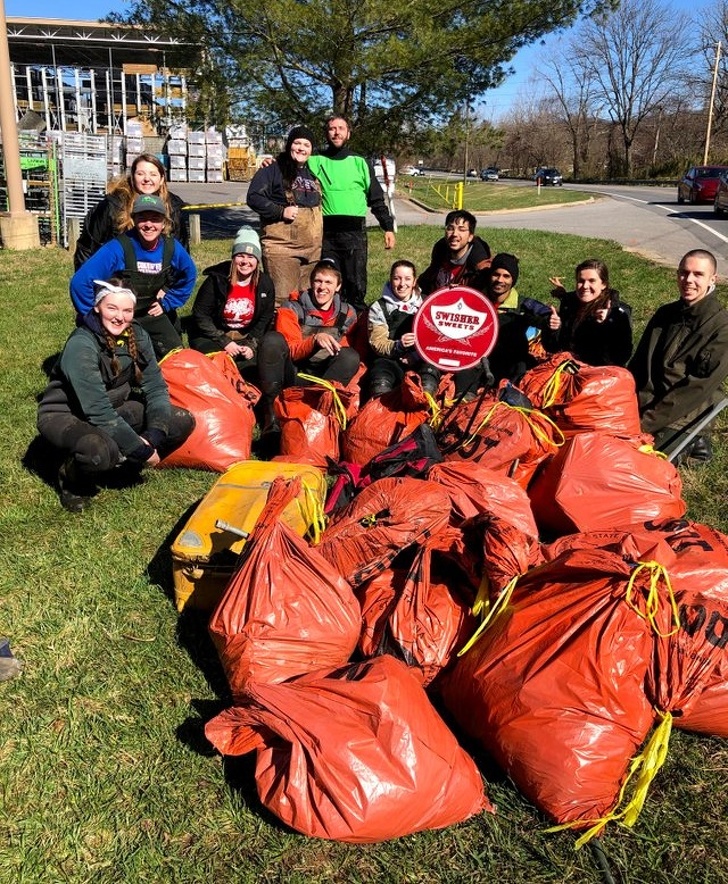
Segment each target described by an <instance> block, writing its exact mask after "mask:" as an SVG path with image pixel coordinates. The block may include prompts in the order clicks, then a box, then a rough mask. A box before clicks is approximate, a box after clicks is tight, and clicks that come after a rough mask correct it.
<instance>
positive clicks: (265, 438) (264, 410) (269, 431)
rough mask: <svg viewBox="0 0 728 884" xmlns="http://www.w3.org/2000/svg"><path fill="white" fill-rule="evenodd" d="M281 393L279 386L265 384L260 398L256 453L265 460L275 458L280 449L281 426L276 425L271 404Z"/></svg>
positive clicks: (276, 420)
mask: <svg viewBox="0 0 728 884" xmlns="http://www.w3.org/2000/svg"><path fill="white" fill-rule="evenodd" d="M280 392H281V385H280V384H265V385H264V388H263V395H262V396H261V397H260V414H261V421H260V438H259V439H258V453H259V454H260V456H261V457H262V458H264V459H265V460H269V459H270V458H271V457H275V455H276V454H278V453H279V451H280V447H281V425H280V424H279V423H278V418H277V417H276V413H275V408H274V406H273V403H274V402H275V400H276V396H277V395H278V394H279V393H280Z"/></svg>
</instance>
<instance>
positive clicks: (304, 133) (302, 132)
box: [286, 126, 316, 153]
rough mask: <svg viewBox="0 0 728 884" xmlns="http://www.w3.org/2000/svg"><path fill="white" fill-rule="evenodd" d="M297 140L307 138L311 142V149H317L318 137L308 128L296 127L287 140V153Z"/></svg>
mask: <svg viewBox="0 0 728 884" xmlns="http://www.w3.org/2000/svg"><path fill="white" fill-rule="evenodd" d="M297 138H305V139H306V141H310V142H311V147H316V136H315V135H314V134H313V132H312V130H311V129H309V128H308V126H294V127H293V128H292V129H291V131H290V132H289V133H288V138H286V153H289V152H290V150H291V145H292V144H293V142H294V141H295V140H296V139H297Z"/></svg>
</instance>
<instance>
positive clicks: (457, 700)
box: [183, 353, 728, 844]
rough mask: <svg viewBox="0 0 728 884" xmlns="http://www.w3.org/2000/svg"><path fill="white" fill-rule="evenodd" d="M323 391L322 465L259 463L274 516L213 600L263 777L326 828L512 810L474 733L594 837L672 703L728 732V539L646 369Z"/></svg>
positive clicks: (652, 756) (639, 800)
mask: <svg viewBox="0 0 728 884" xmlns="http://www.w3.org/2000/svg"><path fill="white" fill-rule="evenodd" d="M443 389H444V388H443ZM326 392H327V394H328V396H327V399H326V414H325V415H324V418H325V421H324V420H323V419H322V420H320V421H316V420H309V421H308V423H309V424H310V425H312V426H317V427H318V429H319V430H320V427H321V426H323V425H324V423H325V424H326V426H327V430H326V432H325V434H323V438H324V447H325V451H324V448H322V449H320V450H317V448H316V446H317V440H319V439H321V438H322V434H321V433H320V432H318V431H317V432H312V434H311V437H310V450H309V449H308V448H307V443H306V442H305V440H306V439H307V438H309V437H307V435H306V431H305V426H304V425H305V422H300V421H299V428H298V430H297V432H296V434H295V437H296V440H297V441H296V445H297V450H296V452H295V456H296V457H298V459H299V466H296V464H295V463H294V462H293V461H292V459H291V457H292V453H289V454H287V455H284V456H283V457H282V458H281V462H280V463H279V464H278V466H276V464H275V462H273V463H258V462H251V464H252V463H258V468H259V469H260V470H261V481H260V483H259V487H258V488H257V489H256V490H255V494H253V492H252V491H247V492H245V493H247V494H249V495H250V496H251V499H252V497H253V496H256V501H257V503H256V506H258V507H259V508H260V515H259V517H258V518H257V521H256V522H255V526H254V528H253V529H252V531H251V532H250V534H249V536H247V537H246V538H245V539H244V540H243V541H242V545H240V541H238V544H239V545H238V549H239V553H238V555H237V558H236V560H235V562H234V564H230V565H229V571H228V579H227V580H226V582H225V584H224V588H221V589H220V591H219V593H218V596H217V597H216V598H215V599H213V600H211V601H210V600H209V599H208V603H209V605H210V607H211V615H210V622H209V630H210V634H211V636H212V639H213V641H214V644H215V647H216V648H217V651H218V654H219V657H220V661H221V663H222V666H223V668H224V670H225V674H226V676H227V679H228V683H229V685H230V691H231V695H232V698H233V705H232V706H231V707H230V708H229V709H227V710H226V711H224V712H223V713H222V714H220V715H218V716H217V717H216V718H215V719H213V720H212V721H210V722H208V724H207V726H206V734H207V737H208V738H209V740H210V741H211V742H212V744H213V745H214V746H215V747H216V748H217V749H218V750H219V751H220V752H221V753H223V754H228V755H236V754H242V753H246V752H250V751H255V752H256V753H257V755H256V757H257V762H256V774H255V776H256V784H257V788H258V792H259V795H260V798H261V801H262V802H263V803H264V805H265V806H266V807H267V808H268V809H269V810H271V811H272V812H273V813H275V814H276V815H277V816H278V817H279V818H280V819H281V820H283V821H284V822H285V823H286V824H288V825H289V826H291V827H292V828H293V829H295V830H297V831H299V832H302V833H304V834H307V835H311V836H316V837H323V838H331V839H337V840H342V841H349V842H356V843H360V842H371V841H379V840H383V839H389V838H396V837H399V836H402V835H406V834H409V833H412V832H416V831H420V830H423V829H430V828H441V827H444V826H448V825H451V824H454V823H457V822H460V821H462V820H465V819H467V818H468V817H470V816H472V815H473V814H477V813H480V812H482V811H491V812H493V811H494V808H493V806H492V805H491V803H490V802H489V800H488V798H487V796H486V793H485V788H484V783H483V779H482V777H481V775H480V773H479V771H478V769H477V767H476V765H475V763H474V762H473V760H472V758H470V756H469V755H468V754H467V753H466V752H465V751H464V749H463V748H462V747H461V745H460V744H459V742H458V739H457V736H456V733H455V731H457V733H458V734H461V735H462V734H466V735H467V736H468V737H469V738H470V739H471V740H472V739H474V740H475V741H477V743H478V744H479V745H480V746H482V748H483V749H484V750H486V751H487V752H488V753H489V754H490V755H491V756H492V757H493V758H494V759H495V760H496V761H497V762H498V764H499V765H500V766H501V767H502V768H503V770H504V771H505V772H506V773H507V775H508V776H509V777H510V778H511V779H512V780H513V782H514V783H515V784H516V786H517V787H518V788H519V789H520V790H521V791H522V792H523V794H524V795H526V796H527V797H528V798H529V800H531V801H532V802H533V803H534V804H535V805H536V806H537V807H538V808H539V809H540V810H541V811H542V812H544V813H545V814H546V815H548V816H549V817H550V818H551V819H552V820H553V821H554V823H555V824H556V825H557V826H563V827H567V828H573V829H575V830H577V831H578V833H579V836H580V838H579V841H578V842H577V843H578V844H581V843H585V842H586V841H588V840H589V839H590V838H592V837H594V836H595V835H597V834H599V833H600V832H601V831H602V830H603V829H604V827H605V826H606V825H607V824H608V823H609V822H610V821H617V822H620V823H623V824H625V825H633V824H634V823H635V821H636V820H637V817H638V815H639V812H640V809H641V808H642V806H643V804H644V801H645V800H646V797H647V795H648V791H649V785H650V782H651V781H652V779H653V778H654V777H655V776H656V775H658V772H659V768H660V765H661V764H662V762H663V761H664V758H665V755H666V752H667V751H668V745H669V737H670V732H671V730H672V728H673V727H678V728H684V729H687V730H693V731H697V732H699V733H704V734H710V735H717V736H728V649H727V648H728V538H726V537H725V536H724V535H722V534H721V533H720V532H718V531H717V530H715V529H713V528H711V527H709V526H707V525H701V524H697V523H694V522H691V521H689V520H686V519H685V518H684V517H685V513H686V505H685V503H684V501H683V500H682V485H681V480H680V476H679V474H678V472H677V470H676V468H675V467H674V466H673V465H672V464H671V463H669V461H667V460H666V459H665V457H664V456H663V455H661V454H660V453H659V452H657V451H655V450H654V449H653V448H652V445H651V442H652V440H651V438H650V437H648V436H645V435H643V434H641V433H640V431H639V420H638V415H637V406H636V395H635V390H634V383H633V381H632V378H631V375H629V373H628V372H626V371H625V370H623V369H620V368H604V367H600V368H592V367H590V366H587V365H585V364H583V363H579V362H578V361H577V360H575V359H574V358H573V356H571V354H568V353H562V354H557V355H556V356H554V357H553V358H552V359H550V360H549V362H548V363H543V364H542V365H539V366H538V367H537V368H536V369H534V370H533V371H532V372H530V373H529V374H528V375H526V377H525V378H524V381H523V383H522V384H521V385H520V387H519V390H515V389H514V388H513V387H511V385H509V384H505V383H504V384H502V385H501V386H500V387H499V388H498V389H496V390H486V391H483V392H482V393H481V394H478V396H476V397H475V398H471V399H470V401H462V402H455V403H452V402H451V401H450V400H449V399H448V398H447V396H442V397H434V398H433V397H429V398H428V397H426V396H424V395H421V393H422V391H421V389H419V387H418V379H417V376H416V375H408V377H407V379H406V382H405V384H404V385H403V387H402V389H401V390H398V391H393V392H392V393H389V394H385V395H384V396H382V397H380V398H379V399H378V400H373V403H374V404H372V403H368V404H367V405H365V406H364V407H363V408H361V409H360V410H358V411H357V410H356V403H355V398H356V397H354V396H352V397H349V398H346V397H342V399H341V402H340V403H339V404H336V402H335V400H336V398H337V395H338V394H337V393H336V391H334V392H333V393H332V391H331V390H327V391H326ZM314 398H315V397H311V398H310V400H308V401H311V402H313V401H314ZM304 400H306V397H305V396H300V397H299V398H298V400H297V401H298V402H303V401H304ZM332 402H333V404H332ZM312 407H313V406H312ZM314 410H315V408H314ZM331 421H334V422H336V424H337V427H338V431H337V432H336V433H332V432H331ZM302 426H304V429H303V430H301V429H300V428H301V427H302ZM367 428H369V429H367ZM334 438H335V441H332V440H334ZM337 446H338V452H339V458H338V459H337V458H335V457H334V456H333V452H334V451H335V449H337ZM347 458H349V459H348V460H347ZM314 464H317V465H319V466H320V468H321V470H322V475H323V472H324V471H327V472H328V476H329V482H328V485H327V491H325V492H324V491H322V490H321V488H319V489H318V491H315V492H312V491H309V492H308V493H304V489H303V484H304V483H303V480H302V478H301V476H299V475H298V472H299V471H300V473H301V475H303V474H304V473H305V472H306V471H310V470H311V468H312V465H314ZM284 468H285V474H281V475H276V473H275V471H276V469H281V470H283V469H284ZM223 478H224V477H223ZM307 487H309V488H310V487H312V486H311V483H310V482H309V485H308V486H307ZM322 487H323V486H322ZM261 495H263V496H264V498H265V500H264V503H262V504H261ZM324 497H326V499H324ZM291 507H294V508H295V507H298V513H299V515H301V514H305V518H299V519H298V521H297V522H292V520H291V518H290V513H291ZM204 508H205V501H204V500H203V502H202V503H201V504H200V507H199V508H198V513H196V514H193V516H192V517H191V522H190V524H189V525H188V526H186V528H185V529H183V533H184V530H191V524H192V521H193V520H194V519H195V518H196V517H197V516H198V514H199V511H200V510H204ZM324 510H325V511H326V516H325V517H324V516H323V512H324ZM286 513H288V514H289V515H288V518H283V516H284V515H285V514H286ZM219 517H220V518H221V519H226V518H227V515H226V513H224V512H221V513H219ZM223 530H227V529H223ZM196 567H198V570H199V574H198V577H199V579H200V580H202V581H204V580H205V568H206V565H205V563H204V562H202V563H201V562H198V563H197V564H196ZM218 577H219V574H218ZM188 596H189V594H188ZM433 701H434V703H435V704H436V705H438V707H439V708H442V707H443V706H444V708H445V709H446V710H447V713H448V717H449V719H451V720H452V727H448V726H447V725H446V724H445V722H444V721H443V719H442V717H441V716H440V715H439V714H438V712H437V711H436V708H435V705H433Z"/></svg>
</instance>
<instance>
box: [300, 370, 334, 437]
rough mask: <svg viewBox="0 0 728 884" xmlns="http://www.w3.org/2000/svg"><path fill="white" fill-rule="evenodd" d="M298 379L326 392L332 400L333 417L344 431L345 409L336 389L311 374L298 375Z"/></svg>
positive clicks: (329, 383)
mask: <svg viewBox="0 0 728 884" xmlns="http://www.w3.org/2000/svg"><path fill="white" fill-rule="evenodd" d="M298 377H299V378H300V379H301V380H302V381H306V382H307V383H309V384H313V385H314V386H316V387H323V388H324V389H325V390H328V391H329V392H330V393H331V395H332V396H333V398H334V415H335V417H336V419H337V420H338V422H339V426H340V427H341V429H342V430H345V429H346V409H345V408H344V404H343V402H342V401H341V399H340V398H339V394H338V392H337V391H336V387H335V386H334V385H333V384H332V383H331V381H327V380H324V378H317V377H316V375H313V374H303V373H301V374H299V375H298Z"/></svg>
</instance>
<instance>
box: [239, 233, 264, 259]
mask: <svg viewBox="0 0 728 884" xmlns="http://www.w3.org/2000/svg"><path fill="white" fill-rule="evenodd" d="M236 255H252V256H253V257H254V258H257V259H258V260H259V261H261V260H262V259H263V253H262V252H261V250H260V238H259V237H258V234H257V233H256V232H255V230H253V228H252V227H247V226H246V227H241V228H240V230H238V232H237V234H236V235H235V242H234V243H233V251H232V257H233V258H234V257H235V256H236Z"/></svg>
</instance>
